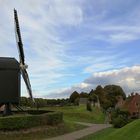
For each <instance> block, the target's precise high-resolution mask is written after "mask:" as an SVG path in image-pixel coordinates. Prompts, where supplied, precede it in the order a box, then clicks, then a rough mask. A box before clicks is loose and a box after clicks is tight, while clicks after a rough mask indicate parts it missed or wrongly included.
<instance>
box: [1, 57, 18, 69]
mask: <svg viewBox="0 0 140 140" xmlns="http://www.w3.org/2000/svg"><path fill="white" fill-rule="evenodd" d="M0 69H19V62H18V61H17V60H16V59H15V58H11V57H0Z"/></svg>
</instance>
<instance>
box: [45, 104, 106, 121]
mask: <svg viewBox="0 0 140 140" xmlns="http://www.w3.org/2000/svg"><path fill="white" fill-rule="evenodd" d="M43 109H46V110H54V111H60V112H63V117H64V120H68V121H78V122H89V123H104V119H105V115H104V113H103V112H102V111H101V110H100V109H99V108H97V107H93V110H92V111H91V112H90V111H87V110H86V106H85V105H80V106H64V107H46V108H43Z"/></svg>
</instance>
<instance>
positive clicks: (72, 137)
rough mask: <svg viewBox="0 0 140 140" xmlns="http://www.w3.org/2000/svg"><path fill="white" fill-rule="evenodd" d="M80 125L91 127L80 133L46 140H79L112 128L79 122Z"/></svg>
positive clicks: (107, 125)
mask: <svg viewBox="0 0 140 140" xmlns="http://www.w3.org/2000/svg"><path fill="white" fill-rule="evenodd" d="M78 123H80V124H83V125H84V124H85V125H87V126H89V127H88V128H85V129H82V130H79V131H75V132H72V133H68V134H64V135H61V136H57V137H54V138H49V139H46V140H77V139H79V138H81V137H83V136H86V135H89V134H92V133H94V132H97V131H99V130H101V129H104V128H108V127H111V125H110V124H90V123H81V122H78Z"/></svg>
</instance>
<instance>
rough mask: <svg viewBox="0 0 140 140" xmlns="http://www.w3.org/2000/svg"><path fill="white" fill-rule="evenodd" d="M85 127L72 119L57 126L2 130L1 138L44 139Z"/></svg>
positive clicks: (10, 139)
mask: <svg viewBox="0 0 140 140" xmlns="http://www.w3.org/2000/svg"><path fill="white" fill-rule="evenodd" d="M83 128H85V126H83V125H80V124H75V123H73V122H70V121H65V122H64V123H62V124H60V125H57V126H53V127H52V126H47V127H45V126H44V127H36V128H33V129H28V130H24V131H15V132H8V131H7V132H0V139H2V140H32V139H34V140H42V139H45V138H49V137H54V136H58V135H62V134H65V133H70V132H73V131H76V130H80V129H83Z"/></svg>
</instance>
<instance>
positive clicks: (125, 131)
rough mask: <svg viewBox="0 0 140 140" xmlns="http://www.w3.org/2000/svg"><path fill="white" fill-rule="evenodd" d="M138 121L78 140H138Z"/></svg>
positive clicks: (139, 137) (139, 127) (139, 135)
mask: <svg viewBox="0 0 140 140" xmlns="http://www.w3.org/2000/svg"><path fill="white" fill-rule="evenodd" d="M139 130H140V119H139V120H135V121H133V122H131V123H129V124H128V125H126V126H124V127H123V128H120V129H115V128H107V129H104V130H102V131H99V132H97V133H95V134H92V135H89V136H86V137H84V138H82V139H80V140H92V139H94V140H122V139H123V140H139V139H140V132H139Z"/></svg>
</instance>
